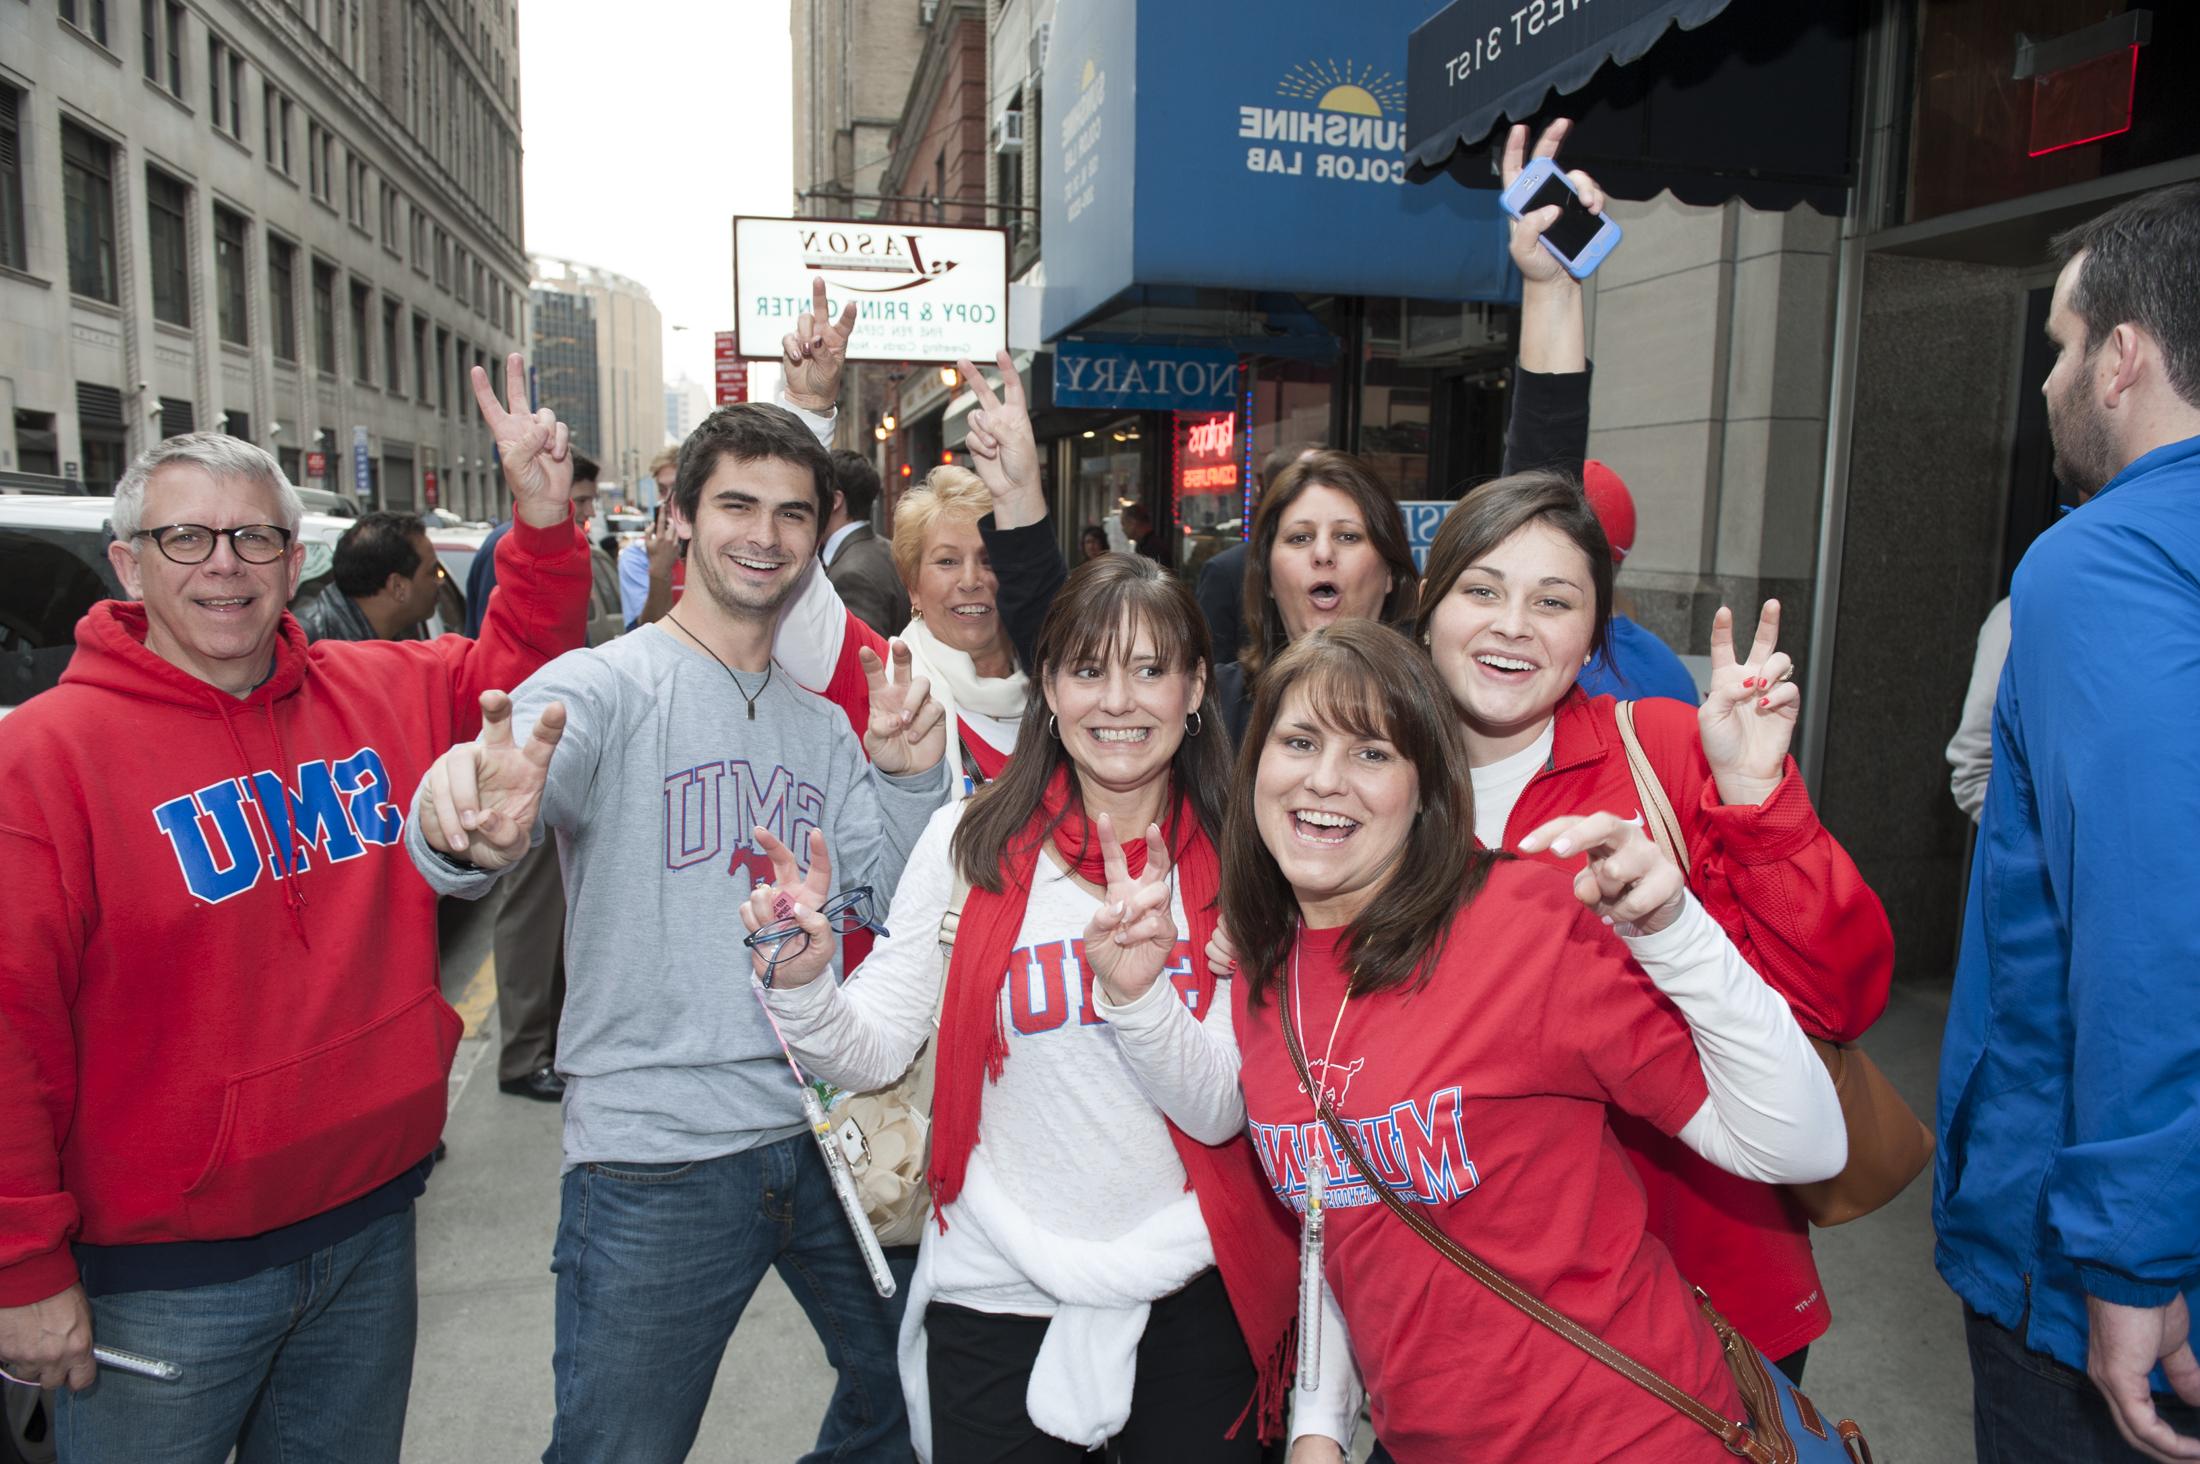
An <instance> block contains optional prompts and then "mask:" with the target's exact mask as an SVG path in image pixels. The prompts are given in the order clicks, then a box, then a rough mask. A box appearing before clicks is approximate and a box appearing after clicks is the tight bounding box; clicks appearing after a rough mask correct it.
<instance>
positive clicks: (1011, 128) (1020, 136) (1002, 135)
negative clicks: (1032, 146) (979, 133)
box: [993, 112, 1024, 153]
mask: <svg viewBox="0 0 2200 1464" xmlns="http://www.w3.org/2000/svg"><path fill="white" fill-rule="evenodd" d="M1023 150H1024V114H1023V113H1022V112H1003V113H1001V115H1000V116H998V117H996V118H994V119H993V151H995V152H997V153H1020V152H1022V151H1023Z"/></svg>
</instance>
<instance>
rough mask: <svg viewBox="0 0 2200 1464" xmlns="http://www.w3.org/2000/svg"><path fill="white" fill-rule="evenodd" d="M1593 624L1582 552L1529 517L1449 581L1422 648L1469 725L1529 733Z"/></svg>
mask: <svg viewBox="0 0 2200 1464" xmlns="http://www.w3.org/2000/svg"><path fill="white" fill-rule="evenodd" d="M1596 626H1597V605H1596V584H1595V580H1594V579H1593V578H1592V576H1591V574H1590V569H1589V556H1588V555H1586V554H1584V553H1583V552H1582V551H1581V547H1580V546H1579V545H1578V544H1576V543H1574V541H1573V540H1572V539H1570V538H1568V537H1567V536H1566V535H1565V534H1563V533H1561V532H1560V531H1559V530H1557V529H1555V528H1553V527H1552V526H1551V525H1549V524H1547V523H1544V522H1542V521H1541V520H1537V521H1535V522H1532V523H1529V524H1527V525H1525V526H1523V527H1522V528H1521V529H1520V530H1519V531H1518V532H1516V533H1514V534H1513V535H1511V536H1510V537H1509V538H1507V539H1505V540H1504V541H1503V542H1501V543H1500V544H1498V546H1497V547H1496V548H1495V549H1492V550H1491V551H1490V552H1489V553H1487V554H1485V555H1483V556H1482V557H1481V558H1479V559H1477V560H1475V561H1474V563H1472V564H1470V565H1468V566H1467V568H1466V569H1465V570H1464V571H1463V572H1462V573H1461V574H1460V576H1459V578H1458V579H1457V580H1455V581H1453V583H1452V586H1451V589H1450V591H1449V592H1448V593H1446V594H1445V596H1444V598H1443V602H1442V603H1441V604H1439V605H1438V606H1437V607H1436V613H1435V614H1434V615H1432V616H1430V617H1429V620H1428V649H1429V657H1430V659H1431V660H1432V661H1434V663H1435V665H1436V671H1437V674H1438V675H1440V676H1442V677H1443V678H1444V684H1445V685H1446V686H1448V687H1449V688H1450V689H1451V694H1452V699H1453V700H1454V701H1455V702H1457V703H1458V706H1459V711H1460V715H1461V716H1462V717H1464V718H1465V720H1466V723H1467V726H1468V728H1469V729H1470V730H1471V731H1473V732H1474V733H1476V734H1478V735H1480V736H1481V737H1484V738H1492V739H1507V738H1518V737H1521V736H1525V737H1526V738H1527V739H1528V740H1530V741H1532V740H1533V738H1534V737H1535V736H1536V735H1537V734H1539V733H1541V731H1542V730H1543V723H1544V722H1545V721H1547V720H1548V719H1549V718H1550V716H1551V713H1552V710H1553V709H1554V708H1555V707H1557V705H1558V703H1559V701H1560V699H1561V698H1563V697H1564V696H1565V695H1566V692H1567V690H1568V688H1570V687H1571V686H1572V685H1573V684H1574V678H1575V677H1576V676H1578V675H1579V674H1580V673H1581V668H1582V666H1583V664H1584V663H1585V662H1586V661H1587V660H1588V658H1589V646H1590V644H1591V642H1592V641H1593V640H1594V639H1595V637H1596Z"/></svg>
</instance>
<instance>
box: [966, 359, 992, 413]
mask: <svg viewBox="0 0 2200 1464" xmlns="http://www.w3.org/2000/svg"><path fill="white" fill-rule="evenodd" d="M955 369H956V370H957V371H959V372H961V373H962V379H963V380H965V381H967V382H969V383H970V390H971V391H972V392H974V393H975V394H976V395H977V398H978V405H979V406H980V407H982V408H984V409H985V410H986V411H989V412H993V411H998V410H1000V406H1001V399H1000V398H999V397H997V396H995V395H994V394H993V388H992V387H991V386H989V385H987V384H986V379H985V374H984V373H983V372H981V371H979V370H978V365H977V363H976V362H975V361H972V360H971V359H970V358H969V357H967V356H965V357H964V358H963V359H962V360H960V361H957V362H956V363H955Z"/></svg>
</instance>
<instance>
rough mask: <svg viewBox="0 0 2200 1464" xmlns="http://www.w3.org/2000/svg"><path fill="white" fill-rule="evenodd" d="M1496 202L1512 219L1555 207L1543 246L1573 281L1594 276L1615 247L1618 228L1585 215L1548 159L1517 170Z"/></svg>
mask: <svg viewBox="0 0 2200 1464" xmlns="http://www.w3.org/2000/svg"><path fill="white" fill-rule="evenodd" d="M1497 201H1498V204H1499V206H1500V207H1502V208H1503V209H1504V210H1505V212H1507V213H1509V214H1511V215H1512V216H1513V217H1514V218H1516V219H1517V218H1522V217H1524V216H1526V215H1528V214H1532V213H1534V212H1535V211H1536V210H1537V209H1539V208H1549V207H1550V206H1552V205H1553V204H1556V205H1557V206H1558V211H1559V212H1558V220H1557V222H1555V223H1553V224H1552V225H1551V226H1550V227H1549V228H1548V229H1545V230H1544V231H1543V247H1544V248H1545V249H1548V250H1550V251H1551V253H1552V254H1553V255H1554V256H1555V257H1556V258H1557V260H1558V262H1559V263H1560V264H1562V265H1564V266H1565V267H1566V273H1568V274H1570V275H1572V276H1573V277H1574V278H1575V279H1577V280H1585V279H1587V278H1589V276H1590V275H1592V274H1595V273H1596V268H1597V266H1598V265H1600V264H1602V263H1604V257H1605V256H1606V255H1608V254H1610V253H1611V252H1612V251H1613V250H1614V249H1615V248H1617V247H1618V246H1619V241H1620V227H1619V225H1618V224H1615V223H1613V222H1612V221H1611V220H1610V219H1609V218H1606V217H1604V216H1602V215H1600V214H1593V213H1591V212H1589V210H1588V209H1587V207H1585V206H1584V205H1583V204H1582V202H1581V195H1580V194H1578V193H1576V192H1574V185H1573V184H1572V182H1570V181H1569V180H1568V179H1567V177H1566V175H1565V174H1564V173H1562V172H1560V171H1559V167H1558V164H1557V163H1555V162H1553V161H1552V160H1551V159H1549V158H1537V159H1536V160H1535V161H1534V162H1532V163H1530V164H1528V166H1527V167H1525V168H1523V169H1521V170H1520V176H1519V177H1518V178H1515V179H1514V180H1513V185H1512V187H1510V188H1508V189H1506V190H1505V191H1504V193H1503V194H1502V195H1500V196H1499V198H1498V200H1497Z"/></svg>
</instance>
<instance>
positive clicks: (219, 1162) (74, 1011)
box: [0, 524, 589, 1306]
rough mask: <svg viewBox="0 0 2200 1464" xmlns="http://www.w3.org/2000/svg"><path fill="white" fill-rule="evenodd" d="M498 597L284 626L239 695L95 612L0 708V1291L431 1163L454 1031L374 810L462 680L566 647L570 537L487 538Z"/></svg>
mask: <svg viewBox="0 0 2200 1464" xmlns="http://www.w3.org/2000/svg"><path fill="white" fill-rule="evenodd" d="M497 580H498V592H497V594H496V595H495V596H494V597H493V598H492V599H491V601H490V604H489V615H488V620H487V622H486V623H485V624H484V625H483V627H482V635H481V639H479V640H478V641H475V640H467V639H465V638H463V637H460V636H444V637H442V638H440V639H438V640H434V641H427V642H421V641H369V642H343V641H323V642H320V643H318V644H315V645H311V646H308V645H307V643H306V638H305V632H304V631H303V630H302V629H300V628H299V625H298V622H297V621H296V620H295V619H293V618H292V617H291V616H289V615H287V614H286V615H285V616H284V617H283V618H282V621H281V622H280V628H279V630H278V632H277V639H276V648H275V664H274V669H273V671H272V673H271V674H270V675H269V677H268V679H267V681H266V682H265V683H264V684H263V685H261V686H260V687H258V688H257V689H255V690H254V691H253V692H252V693H251V694H250V695H249V696H245V697H242V698H237V697H231V696H229V695H227V694H225V693H223V692H221V691H218V690H216V689H215V688H214V687H212V686H210V685H208V684H207V683H205V682H203V681H200V680H198V679H197V678H196V677H193V676H191V675H189V674H188V673H186V672H184V671H182V670H180V669H179V668H177V667H175V666H173V665H171V664H169V663H168V662H167V661H164V660H162V659H161V658H160V657H159V656H157V655H155V654H153V653H152V652H151V651H149V650H147V649H146V647H145V630H146V617H145V609H144V607H143V606H141V605H134V604H125V603H122V602H118V601H112V600H109V601H102V602H101V603H100V604H98V605H95V606H94V607H93V608H92V611H91V613H90V614H88V615H86V616H85V617H84V619H83V620H82V621H81V622H80V623H79V624H78V626H77V632H76V634H77V650H76V656H75V659H73V660H72V661H71V662H70V663H69V669H68V671H67V672H66V673H65V674H64V675H63V677H62V680H61V684H60V685H59V686H57V687H55V688H54V689H53V690H52V691H49V692H47V693H45V694H44V695H42V696H38V697H34V698H32V699H31V700H30V701H28V702H26V703H25V704H24V705H23V706H22V707H21V708H20V709H18V710H17V711H15V712H14V713H12V714H11V715H9V716H8V717H7V718H6V719H5V720H0V908H4V909H5V912H6V914H5V926H6V932H7V934H6V938H5V940H0V1306H21V1305H25V1304H28V1303H30V1302H34V1301H38V1300H41V1299H43V1298H45V1297H48V1296H52V1295H53V1294H55V1293H56V1292H59V1291H61V1290H64V1289H65V1288H67V1287H68V1286H69V1285H70V1284H71V1283H72V1282H73V1281H75V1280H76V1263H75V1261H74V1260H73V1259H72V1258H71V1256H70V1253H69V1248H68V1247H69V1242H70V1241H71V1240H76V1239H81V1240H83V1241H86V1242H89V1243H92V1244H98V1245H131V1244H141V1243H146V1242H155V1241H178V1240H183V1241H193V1240H228V1239H237V1238H241V1237H245V1236H252V1235H258V1234H261V1233H263V1232H265V1231H269V1230H273V1229H276V1228H277V1227H280V1226H284V1225H290V1224H294V1223H296V1222H297V1221H300V1220H304V1219H307V1218H309V1217H311V1216H314V1215H318V1214H321V1213H322V1212H324V1211H327V1210H331V1209H334V1208H335V1207H336V1206H338V1205H341V1204H343V1203H345V1202H346V1201H349V1200H352V1199H355V1198H357V1197H358V1196H360V1195H362V1194H365V1193H366V1192H367V1191H369V1190H371V1189H374V1188H375V1187H376V1186H378V1185H381V1184H384V1183H386V1182H387V1181H389V1180H390V1179H393V1178H395V1177H396V1176H397V1175H398V1174H400V1173H402V1172H403V1171H404V1170H406V1169H407V1168H409V1167H410V1166H412V1165H414V1164H417V1163H419V1162H420V1160H421V1158H422V1157H423V1156H425V1155H426V1154H427V1153H428V1151H429V1150H431V1149H433V1148H434V1147H435V1141H436V1136H437V1134H439V1133H440V1132H441V1131H442V1128H443V1115H444V1108H445V1103H446V1083H447V1076H448V1072H449V1068H450V1060H451V1054H452V1052H453V1050H454V1049H455V1048H456V1046H457V1043H458V1037H459V1019H458V1016H457V1014H456V1013H455V1012H453V1011H452V1010H451V1008H450V1007H449V1006H448V1005H447V1004H446V1003H445V1002H444V1000H443V998H442V995H441V992H440V990H439V983H438V981H437V963H436V922H435V895H434V893H433V892H432V891H430V890H429V888H428V886H427V885H426V884H425V883H423V882H422V880H421V879H420V876H419V875H418V874H416V873H415V872H414V870H413V867H412V862H411V860H409V859H408V858H407V857H406V855H405V851H404V850H403V849H402V848H401V847H399V845H400V839H401V836H402V833H403V828H404V823H403V820H404V816H405V811H406V809H407V808H409V807H410V805H411V800H412V794H413V790H414V788H415V787H416V786H417V785H418V784H419V782H420V779H421V777H422V776H423V775H424V774H425V773H426V771H427V768H428V765H429V763H430V762H432V761H433V760H434V759H435V758H436V757H437V756H438V755H439V754H440V753H442V752H443V750H444V749H446V748H448V747H449V746H450V745H451V744H452V743H453V742H456V741H459V740H462V739H465V738H469V737H472V736H474V735H475V733H476V732H477V731H478V730H479V728H480V721H481V711H480V695H481V693H482V692H483V691H486V690H491V689H505V688H509V687H513V686H517V685H518V684H519V683H520V682H521V681H523V680H525V679H526V677H527V676H528V675H529V674H530V673H531V672H533V671H534V670H535V669H536V668H537V667H539V666H541V665H542V664H543V663H544V662H545V661H547V660H549V659H550V658H551V657H553V656H556V655H558V654H560V653H562V652H564V651H567V650H571V649H573V648H575V647H577V646H579V645H580V644H581V641H582V637H583V632H584V627H585V624H586V617H587V609H588V592H589V568H588V550H587V546H586V545H585V544H584V543H583V542H582V541H581V539H580V537H579V536H578V535H576V534H575V533H574V532H573V530H572V528H571V527H570V525H559V526H556V527H553V528H550V529H534V528H530V527H528V526H526V525H524V524H522V525H518V526H516V527H515V528H514V529H513V530H512V532H511V533H510V534H508V535H506V536H505V539H504V542H503V543H501V544H500V545H498V546H497ZM271 834H272V835H274V837H270V836H271Z"/></svg>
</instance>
